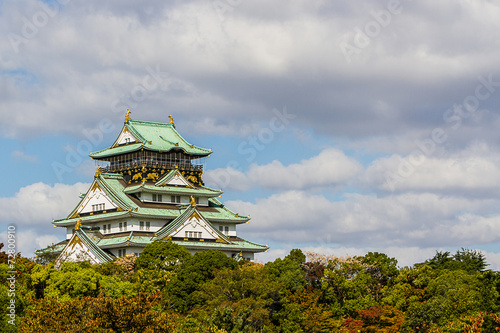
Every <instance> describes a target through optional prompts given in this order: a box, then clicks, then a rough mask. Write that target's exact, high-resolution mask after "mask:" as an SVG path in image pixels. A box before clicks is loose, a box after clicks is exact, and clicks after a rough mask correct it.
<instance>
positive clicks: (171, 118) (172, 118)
mask: <svg viewBox="0 0 500 333" xmlns="http://www.w3.org/2000/svg"><path fill="white" fill-rule="evenodd" d="M168 117H169V118H170V121H169V122H168V123H169V124H172V125H173V124H174V117H172V115H170V116H168Z"/></svg>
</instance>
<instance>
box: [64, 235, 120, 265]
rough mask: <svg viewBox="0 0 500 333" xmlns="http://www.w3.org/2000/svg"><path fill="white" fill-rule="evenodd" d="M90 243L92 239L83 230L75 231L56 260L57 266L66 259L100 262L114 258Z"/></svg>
mask: <svg viewBox="0 0 500 333" xmlns="http://www.w3.org/2000/svg"><path fill="white" fill-rule="evenodd" d="M90 243H92V241H90V239H89V238H88V237H85V234H84V233H83V232H78V231H75V233H74V234H73V236H72V237H71V239H70V240H69V242H68V244H66V246H65V247H64V249H63V250H62V251H61V253H60V254H59V256H58V257H57V259H56V260H55V265H56V267H59V266H60V265H61V264H62V263H63V262H66V261H73V262H82V261H89V262H90V263H92V264H99V263H103V262H108V261H111V260H112V258H111V257H110V256H109V255H108V254H106V253H104V252H103V251H102V250H101V249H99V248H98V247H97V246H96V245H95V244H94V246H92V244H90Z"/></svg>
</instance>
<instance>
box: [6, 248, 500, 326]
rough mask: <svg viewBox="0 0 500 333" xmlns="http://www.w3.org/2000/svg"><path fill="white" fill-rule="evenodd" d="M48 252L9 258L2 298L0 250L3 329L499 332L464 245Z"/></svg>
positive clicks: (493, 307) (496, 305) (477, 265)
mask: <svg viewBox="0 0 500 333" xmlns="http://www.w3.org/2000/svg"><path fill="white" fill-rule="evenodd" d="M47 261H50V260H46V258H44V260H43V261H40V260H38V261H33V260H30V259H26V258H23V257H22V256H20V255H18V256H17V257H16V258H15V262H16V264H15V268H14V270H15V271H16V273H15V297H12V295H9V292H10V291H11V290H10V289H9V288H10V285H9V280H8V278H9V277H10V276H11V275H12V274H11V272H12V270H13V268H12V267H10V266H9V265H8V264H7V256H6V255H5V253H0V281H1V284H0V304H1V308H0V315H1V318H0V321H1V322H0V330H1V331H2V332H16V331H19V332H64V331H66V332H173V333H174V332H175V333H182V332H186V333H187V332H189V333H191V332H210V333H216V332H217V333H224V332H226V333H229V332H231V333H236V332H249V333H250V332H318V333H319V332H345V333H351V332H495V331H500V299H499V297H500V275H499V273H498V272H495V271H491V270H486V267H487V263H486V260H485V258H484V256H483V255H482V254H481V253H480V252H477V251H472V250H468V249H462V250H460V251H457V252H456V253H455V254H450V253H449V252H437V253H436V255H435V256H434V257H433V258H430V259H428V260H426V261H425V262H423V263H418V264H415V265H414V266H413V267H403V268H401V267H398V266H397V261H396V260H395V259H394V258H390V257H388V256H387V255H385V254H383V253H371V252H370V253H368V254H366V255H364V256H352V257H334V256H323V255H319V254H315V253H305V254H304V253H302V251H301V250H297V249H295V250H292V251H291V252H290V254H289V255H288V256H286V257H285V258H283V259H281V258H279V259H276V260H275V261H273V262H268V263H266V264H265V265H262V264H257V263H250V262H245V261H239V262H237V261H235V260H234V259H231V258H228V257H226V256H225V255H224V254H222V253H221V252H218V251H206V252H199V253H196V254H195V255H191V254H190V253H189V252H188V251H187V250H186V249H185V248H183V247H181V246H178V245H176V244H174V243H171V242H155V243H153V244H150V245H148V246H147V247H146V248H145V250H144V252H143V253H142V254H141V256H140V257H138V258H136V257H133V256H129V257H122V258H119V259H117V260H115V261H114V262H112V263H106V264H100V265H91V264H89V263H78V264H77V263H70V262H68V263H64V264H62V265H61V266H60V267H59V268H58V269H56V268H55V267H54V265H53V264H52V263H50V262H47ZM12 299H14V300H15V305H16V306H15V320H14V322H11V323H15V325H11V323H9V322H8V321H9V320H11V318H12V317H13V316H11V317H9V316H7V314H8V311H9V310H8V308H7V305H8V304H10V302H11V300H12Z"/></svg>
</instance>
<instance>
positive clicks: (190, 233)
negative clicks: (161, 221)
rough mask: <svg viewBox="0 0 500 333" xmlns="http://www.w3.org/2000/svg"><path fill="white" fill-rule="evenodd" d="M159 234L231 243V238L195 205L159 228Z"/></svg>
mask: <svg viewBox="0 0 500 333" xmlns="http://www.w3.org/2000/svg"><path fill="white" fill-rule="evenodd" d="M157 234H158V236H157V239H172V238H183V239H190V238H195V239H199V240H215V241H217V242H220V243H226V244H231V242H230V241H229V239H228V238H227V237H226V236H224V235H223V234H221V233H220V232H219V231H218V230H217V229H215V228H214V227H213V225H212V224H211V223H210V222H208V221H207V220H206V219H205V218H204V217H203V216H202V215H201V214H200V213H199V212H198V210H197V209H196V207H195V206H191V207H190V208H187V209H186V211H184V213H183V214H182V215H181V216H179V217H178V218H177V219H175V220H174V221H172V222H171V223H170V224H169V225H167V226H165V227H164V228H162V229H161V230H159V231H158V233H157Z"/></svg>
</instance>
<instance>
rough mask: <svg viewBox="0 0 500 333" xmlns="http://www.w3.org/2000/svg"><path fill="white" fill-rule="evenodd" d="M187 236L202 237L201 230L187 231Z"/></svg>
mask: <svg viewBox="0 0 500 333" xmlns="http://www.w3.org/2000/svg"><path fill="white" fill-rule="evenodd" d="M185 235H186V238H201V232H198V231H186V233H185Z"/></svg>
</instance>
